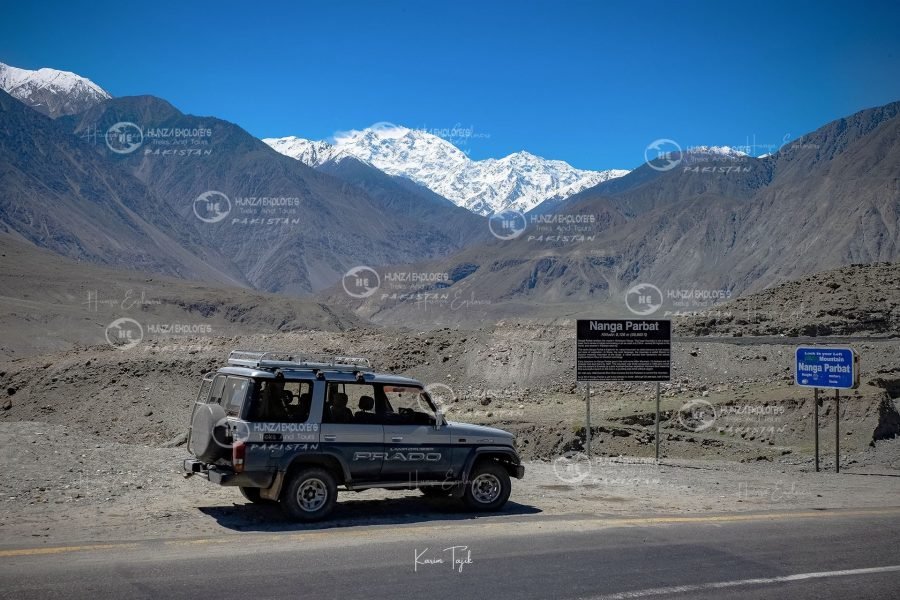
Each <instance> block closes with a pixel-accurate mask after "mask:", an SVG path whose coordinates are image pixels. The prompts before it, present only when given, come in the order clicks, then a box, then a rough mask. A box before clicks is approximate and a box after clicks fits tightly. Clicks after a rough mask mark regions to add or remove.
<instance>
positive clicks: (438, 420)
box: [434, 410, 446, 429]
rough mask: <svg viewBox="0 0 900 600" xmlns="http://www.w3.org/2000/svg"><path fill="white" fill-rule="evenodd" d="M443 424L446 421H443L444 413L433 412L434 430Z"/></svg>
mask: <svg viewBox="0 0 900 600" xmlns="http://www.w3.org/2000/svg"><path fill="white" fill-rule="evenodd" d="M445 423H446V421H444V413H442V412H441V411H439V410H438V411H435V413H434V428H435V429H440V428H441V427H443V426H444V424H445Z"/></svg>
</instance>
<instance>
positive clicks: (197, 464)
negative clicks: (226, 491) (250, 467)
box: [182, 458, 275, 488]
mask: <svg viewBox="0 0 900 600" xmlns="http://www.w3.org/2000/svg"><path fill="white" fill-rule="evenodd" d="M182 468H183V469H184V472H185V474H186V475H187V476H188V477H190V476H191V475H200V476H201V477H205V478H206V479H209V480H210V481H211V482H213V483H216V484H219V485H228V486H240V487H257V488H267V487H269V486H271V485H272V481H273V480H274V479H275V474H274V473H270V472H268V471H253V472H246V473H235V472H234V471H232V470H231V469H229V468H227V467H221V466H219V465H209V464H206V463H204V462H202V461H199V460H197V459H194V458H186V459H184V460H183V461H182Z"/></svg>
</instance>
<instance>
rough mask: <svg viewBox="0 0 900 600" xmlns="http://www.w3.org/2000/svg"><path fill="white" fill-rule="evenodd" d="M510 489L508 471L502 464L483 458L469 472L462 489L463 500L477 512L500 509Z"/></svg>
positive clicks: (507, 497)
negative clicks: (483, 459)
mask: <svg viewBox="0 0 900 600" xmlns="http://www.w3.org/2000/svg"><path fill="white" fill-rule="evenodd" d="M511 491H512V484H511V483H510V481H509V473H507V472H506V469H504V468H503V466H502V465H500V464H498V463H496V462H494V461H492V460H485V461H482V462H479V463H478V464H476V465H475V466H474V467H473V468H472V471H471V472H470V473H469V477H468V480H467V481H466V487H465V490H464V491H463V502H464V503H465V505H466V506H467V507H468V508H469V509H471V510H476V511H479V512H489V511H495V510H500V509H501V508H503V505H504V504H506V501H507V500H509V494H510V492H511Z"/></svg>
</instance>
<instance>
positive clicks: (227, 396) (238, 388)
mask: <svg viewBox="0 0 900 600" xmlns="http://www.w3.org/2000/svg"><path fill="white" fill-rule="evenodd" d="M248 389H250V381H249V380H247V379H244V378H243V377H229V378H228V379H227V381H226V382H225V391H224V392H223V393H222V408H224V409H225V414H226V415H228V416H231V417H237V416H240V414H241V407H242V406H243V405H244V398H246V397H247V390H248Z"/></svg>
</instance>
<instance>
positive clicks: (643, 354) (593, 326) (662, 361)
mask: <svg viewBox="0 0 900 600" xmlns="http://www.w3.org/2000/svg"><path fill="white" fill-rule="evenodd" d="M576 337H577V347H576V359H575V378H576V380H577V381H583V382H585V383H586V384H587V385H586V387H587V399H586V403H587V407H586V411H585V412H586V418H587V424H586V435H585V442H586V443H587V455H588V458H590V456H591V382H594V381H655V382H656V460H659V382H660V381H669V380H670V378H671V373H672V322H671V321H669V320H664V319H579V320H578V324H577V336H576Z"/></svg>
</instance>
